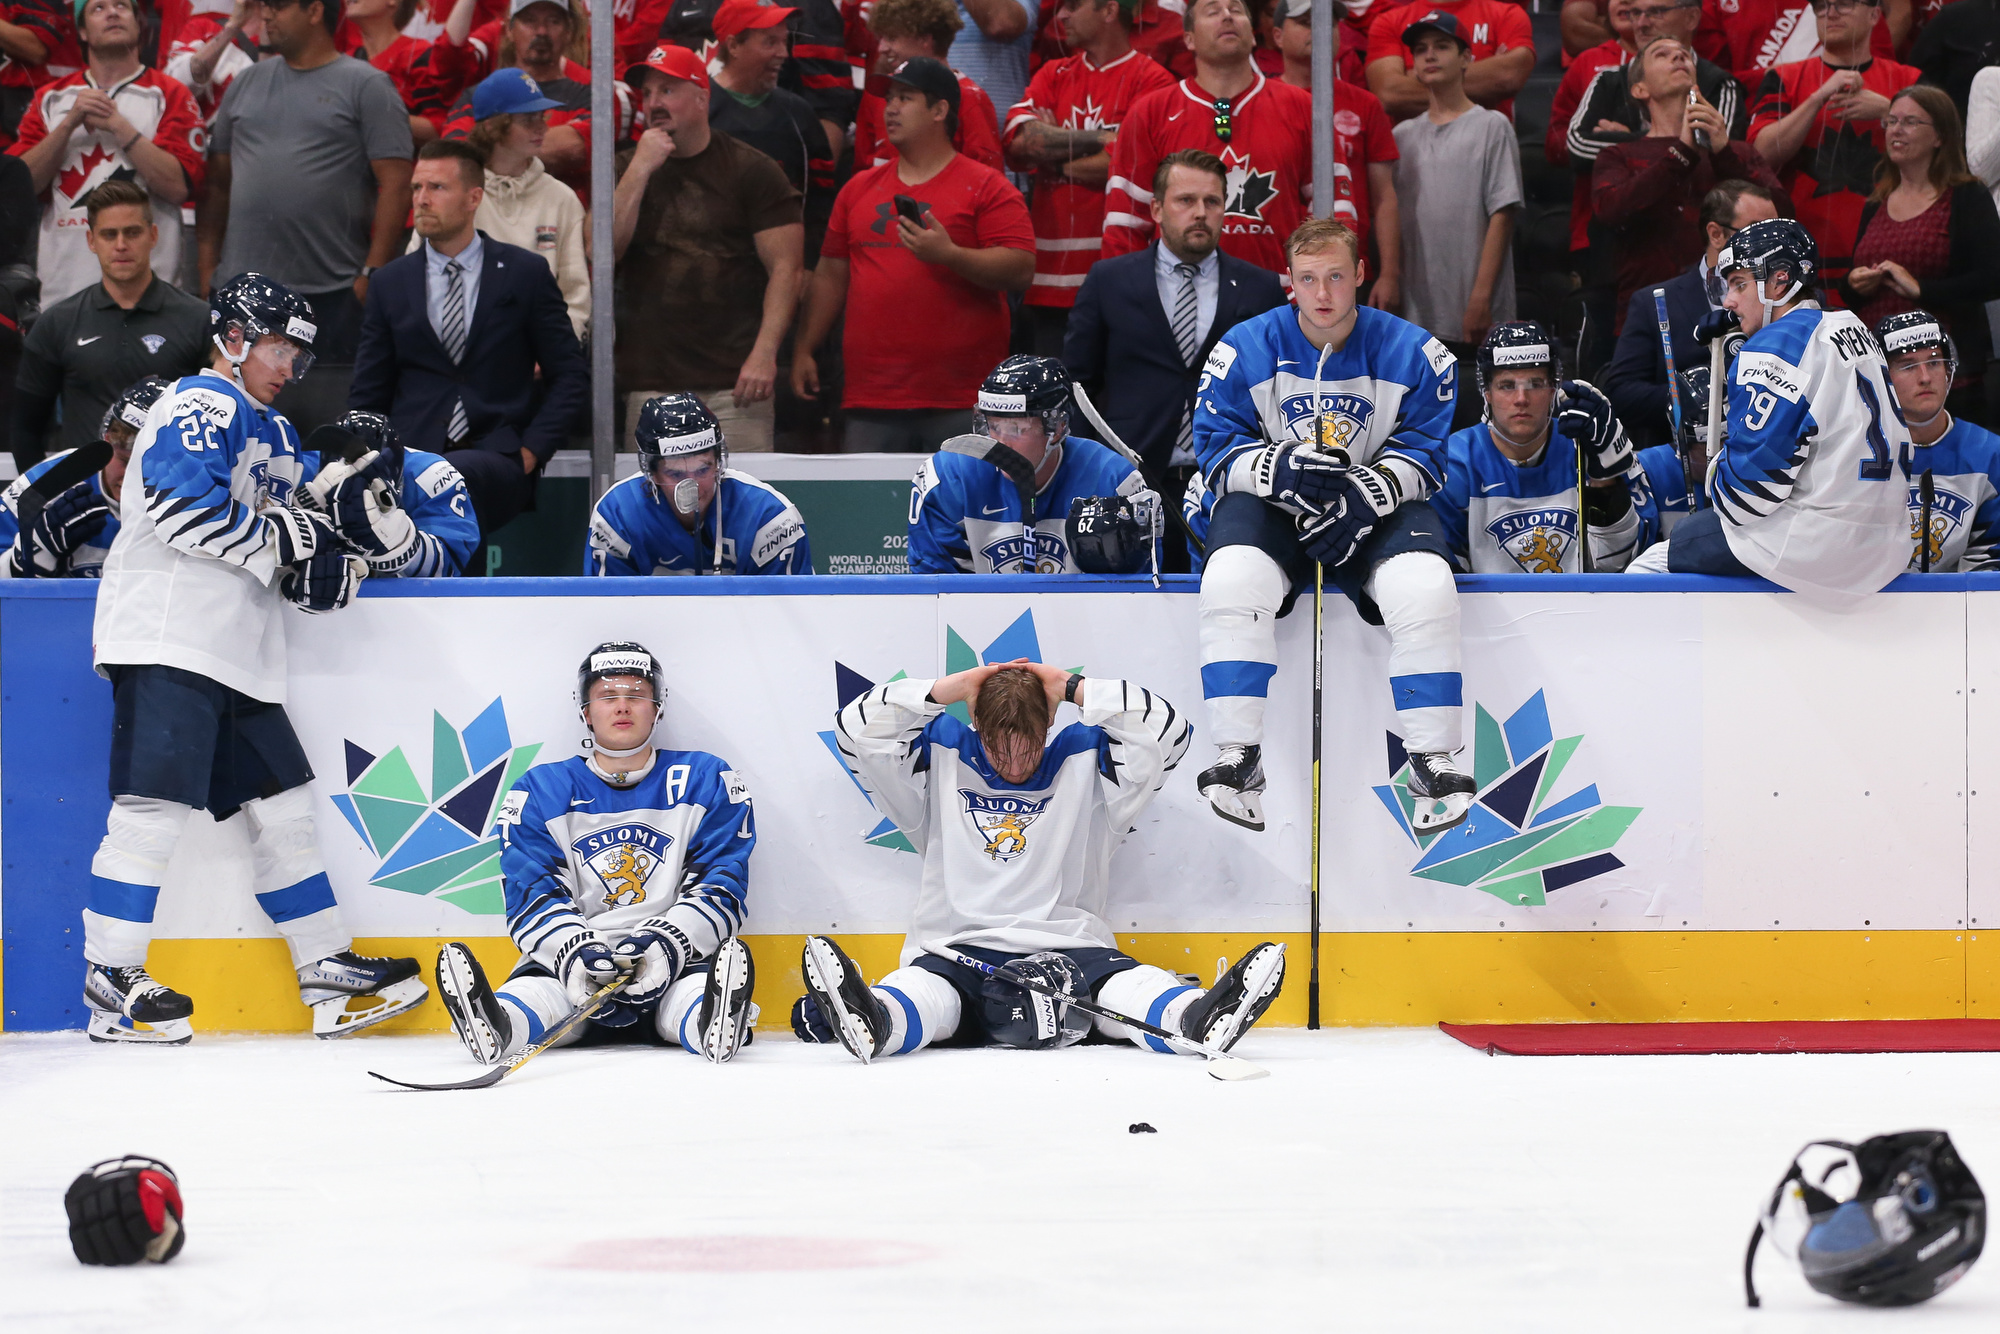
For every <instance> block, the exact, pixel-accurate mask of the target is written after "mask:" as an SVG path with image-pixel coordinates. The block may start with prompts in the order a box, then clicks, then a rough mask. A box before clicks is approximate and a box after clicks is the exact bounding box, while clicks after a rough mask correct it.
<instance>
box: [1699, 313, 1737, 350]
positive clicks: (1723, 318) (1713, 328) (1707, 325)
mask: <svg viewBox="0 0 2000 1334" xmlns="http://www.w3.org/2000/svg"><path fill="white" fill-rule="evenodd" d="M1742 327H1743V321H1742V320H1740V319H1738V318H1737V316H1736V312H1735V311H1733V310H1711V311H1708V312H1707V313H1706V314H1704V315H1703V316H1702V317H1701V318H1700V319H1698V320H1696V321H1695V322H1694V341H1695V342H1697V343H1700V344H1702V345H1703V346H1704V347H1706V346H1707V345H1708V344H1710V343H1713V342H1714V341H1715V340H1716V339H1718V338H1726V337H1728V336H1729V335H1730V334H1733V333H1735V332H1736V331H1737V330H1738V329H1741V328H1742Z"/></svg>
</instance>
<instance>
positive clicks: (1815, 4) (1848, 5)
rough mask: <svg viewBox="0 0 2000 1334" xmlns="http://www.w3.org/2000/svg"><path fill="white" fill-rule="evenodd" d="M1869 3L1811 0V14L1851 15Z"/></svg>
mask: <svg viewBox="0 0 2000 1334" xmlns="http://www.w3.org/2000/svg"><path fill="white" fill-rule="evenodd" d="M1869 2H1870V0H1812V12H1813V13H1815V14H1852V13H1853V12H1854V11H1855V10H1857V9H1860V8H1861V7H1862V6H1864V5H1868V4H1869Z"/></svg>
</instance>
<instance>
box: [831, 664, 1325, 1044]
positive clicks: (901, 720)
mask: <svg viewBox="0 0 2000 1334" xmlns="http://www.w3.org/2000/svg"><path fill="white" fill-rule="evenodd" d="M1064 700H1068V701H1069V702H1070V703H1072V704H1075V705H1076V706H1077V707H1078V708H1079V709H1080V710H1081V711H1082V714H1083V720H1082V721H1081V722H1077V723H1071V724H1070V725H1069V726H1067V727H1065V728H1063V729H1062V730H1061V731H1060V732H1057V733H1056V734H1055V735H1054V736H1053V737H1051V736H1050V735H1049V729H1050V727H1051V726H1052V724H1053V722H1054V719H1055V714H1056V709H1057V708H1058V706H1059V705H1061V703H1062V702H1063V701H1064ZM960 702H963V703H965V704H967V705H969V706H970V709H971V716H972V720H973V727H967V726H966V725H965V724H964V723H963V722H961V721H960V720H959V719H958V718H956V717H953V716H952V715H951V714H949V713H947V712H946V710H947V709H948V708H949V706H951V705H952V704H956V703H960ZM834 728H835V736H836V738H837V744H838V745H839V747H840V753H841V755H842V757H843V758H844V759H845V760H846V762H847V764H848V766H849V767H850V768H851V769H852V770H853V772H854V775H855V777H856V778H857V779H859V780H860V782H861V785H862V787H863V788H864V789H866V790H867V792H868V795H869V796H870V797H871V798H872V799H873V800H874V802H875V805H876V807H877V808H878V809H880V810H881V811H882V812H883V813H884V814H886V815H888V816H889V818H890V819H892V820H894V821H895V822H896V826H897V827H898V828H899V829H901V830H902V831H903V833H904V835H905V836H906V837H908V838H909V840H910V841H911V843H913V844H915V845H916V848H917V850H918V851H919V852H920V853H921V854H922V855H923V859H924V867H923V887H922V889H921V890H919V891H918V895H917V906H916V916H915V920H914V921H913V922H912V923H911V924H910V930H909V934H908V935H906V936H905V937H904V940H903V953H902V966H901V967H900V968H897V969H896V970H895V971H894V972H892V973H890V974H889V975H888V976H887V977H885V978H883V979H882V981H881V983H880V984H879V985H876V986H873V987H870V986H868V985H867V984H866V983H865V982H864V981H863V980H862V977H861V973H860V971H859V970H858V969H856V968H855V966H854V963H853V961H852V960H851V959H849V958H848V957H847V955H846V954H845V953H843V952H842V951H841V948H840V947H839V946H838V945H836V944H834V943H833V942H832V941H831V940H828V939H827V938H826V937H824V936H810V937H808V938H807V940H806V948H805V959H804V973H805V979H806V986H807V988H808V991H809V994H808V995H807V996H805V997H803V998H802V999H801V1000H800V1001H799V1002H798V1004H797V1005H795V1006H794V1007H793V1010H792V1029H793V1031H794V1032H796V1033H797V1034H798V1035H799V1037H800V1038H802V1039H803V1040H805V1041H807V1042H835V1041H838V1042H839V1043H840V1044H841V1045H842V1046H844V1047H846V1048H847V1050H848V1051H849V1052H850V1053H852V1054H853V1055H855V1056H856V1057H859V1058H860V1059H862V1060H864V1061H867V1060H872V1059H873V1058H874V1057H876V1056H880V1055H883V1054H885V1053H886V1054H890V1055H907V1054H908V1053H910V1052H913V1051H917V1050H918V1049H920V1048H923V1047H927V1046H930V1045H932V1044H934V1043H950V1044H951V1045H954V1046H981V1045H987V1044H994V1043H997V1044H1000V1045H1003V1046H1009V1047H1027V1048H1042V1047H1066V1046H1069V1045H1070V1044H1071V1043H1074V1042H1078V1041H1081V1040H1082V1039H1083V1037H1084V1036H1085V1035H1086V1034H1087V1033H1088V1032H1089V1030H1090V1027H1091V1022H1092V1021H1091V1020H1090V1019H1089V1018H1088V1017H1086V1016H1085V1015H1083V1014H1082V1013H1080V1012H1078V1011H1076V1010H1074V1009H1072V1008H1070V1007H1068V1006H1066V1005H1056V1004H1050V1003H1048V1001H1047V1000H1045V999H1043V998H1041V997H1038V996H1036V995H1034V994H1033V993H1030V992H1029V991H1027V990H1026V989H1025V988H1021V987H1017V986H1014V985H1011V984H1008V983H1005V982H1002V981H999V980H989V979H987V978H986V977H985V976H984V975H982V974H979V973H976V972H974V971H973V970H972V969H970V968H968V967H966V966H965V965H963V964H960V963H956V962H952V961H949V960H947V959H945V958H943V957H940V956H939V955H936V954H933V953H930V952H929V951H928V950H927V949H926V947H927V946H950V947H952V948H955V949H957V950H958V951H960V952H961V953H964V954H967V955H971V956H973V957H975V958H978V959H981V960H984V961H985V962H987V963H989V964H994V965H1000V966H1009V965H1011V969H1012V970H1013V971H1016V972H1019V973H1021V974H1023V975H1025V976H1028V977H1032V978H1033V979H1035V980H1037V981H1039V982H1042V983H1044V984H1045V985H1048V986H1051V987H1055V988H1057V989H1059V990H1062V991H1065V992H1067V993H1069V994H1071V995H1074V996H1078V997H1082V998H1085V999H1089V1000H1095V1001H1096V1002H1097V1003H1099V1004H1101V1005H1104V1006H1105V1007H1107V1008H1109V1009H1113V1010H1117V1011H1119V1012H1121V1013H1124V1014H1129V1015H1132V1016H1135V1017H1140V1016H1143V1017H1144V1018H1145V1019H1146V1021H1147V1022H1149V1023H1153V1024H1156V1025H1158V1026H1159V1027H1162V1028H1165V1029H1168V1030H1171V1031H1174V1032H1179V1033H1184V1034H1186V1035H1187V1036H1188V1037H1190V1038H1193V1039H1195V1040H1196V1041H1201V1042H1209V1043H1213V1044H1214V1045H1216V1046H1218V1047H1221V1048H1223V1049H1224V1050H1227V1049H1228V1048H1229V1047H1230V1046H1232V1045H1234V1043H1235V1042H1236V1040H1237V1039H1238V1038H1240V1037H1241V1036H1242V1035H1243V1033H1244V1030H1246V1029H1248V1028H1249V1027H1250V1025H1251V1024H1253V1023H1255V1022H1256V1021H1257V1018H1258V1016H1259V1015H1261V1014H1263V1013H1264V1011H1265V1009H1266V1008H1267V1007H1268V1006H1269V1005H1270V1004H1271V1001H1272V1000H1273V999H1274V998H1275V997H1276V996H1277V994H1278V988H1279V987H1280V986H1281V985H1282V984H1283V982H1284V972H1285V958H1284V949H1283V947H1282V946H1278V945H1271V944H1264V945H1259V946H1257V947H1256V948H1255V949H1253V950H1251V951H1250V952H1249V953H1248V954H1246V955H1244V956H1243V958H1242V959H1240V960H1239V961H1238V962H1237V964H1236V966H1235V967H1234V968H1232V969H1230V970H1229V972H1228V973H1227V974H1226V975H1225V976H1224V977H1223V978H1222V980H1221V981H1219V982H1217V983H1216V984H1215V986H1213V987H1211V988H1209V989H1208V990H1207V991H1206V992H1203V991H1199V990H1197V989H1196V988H1194V987H1191V986H1187V985H1186V984H1184V983H1183V982H1182V981H1181V980H1180V978H1178V977H1176V976H1175V975H1174V974H1172V973H1169V972H1167V971H1166V970H1165V969H1162V968H1155V967H1153V966H1152V965H1150V964H1142V963H1140V962H1139V961H1138V960H1136V959H1133V958H1131V957H1129V956H1127V955H1125V954H1122V953H1120V952H1119V950H1118V948H1117V941H1116V940H1115V939H1114V938H1113V937H1112V934H1111V927H1110V924H1109V923H1107V922H1106V921H1105V920H1104V908H1105V899H1106V897H1107V894H1108V892H1109V890H1110V879H1111V854H1112V852H1113V851H1114V850H1115V849H1116V848H1117V846H1118V844H1119V842H1120V841H1121V840H1122V839H1123V837H1124V835H1125V832H1126V831H1127V830H1129V829H1131V828H1132V826H1133V824H1134V823H1135V822H1136V821H1137V820H1138V818H1139V814H1140V812H1142V811H1143V810H1145V808H1146V806H1147V804H1148V803H1150V802H1151V801H1152V799H1153V797H1154V794H1156V793H1157V792H1158V791H1159V790H1160V786H1161V784H1163V783H1164V782H1166V778H1167V775H1168V773H1170V772H1171V771H1172V770H1173V767H1174V765H1175V764H1176V763H1178V762H1179V760H1180V758H1181V755H1182V753H1183V752H1185V751H1186V750H1187V746H1188V739H1189V737H1190V736H1191V735H1192V733H1191V730H1190V728H1189V726H1188V723H1187V720H1186V718H1185V717H1184V716H1183V715H1182V714H1180V713H1179V712H1178V711H1177V710H1176V709H1175V708H1174V707H1173V705H1171V704H1169V703H1167V701H1165V700H1163V699H1161V698H1160V697H1159V696H1158V695H1155V694H1153V693H1152V692H1151V691H1149V690H1144V689H1142V688H1140V687H1139V686H1136V685H1132V684H1130V683H1129V682H1126V681H1116V680H1111V679H1108V678H1104V677H1091V678H1088V679H1086V678H1084V677H1083V676H1081V675H1071V674H1070V673H1068V672H1065V671H1062V670H1061V669H1059V668H1055V667H1049V666H1045V665H1043V664H1041V663H1032V662H1028V661H1027V660H1025V659H1019V660H1016V661H1014V662H1010V663H1003V664H999V665H995V666H985V667H974V668H971V669H969V670H967V671H963V672H958V673H955V674H953V675H951V676H947V677H944V678H942V679H940V680H936V681H917V680H907V679H906V680H901V681H891V682H890V683H889V684H887V685H884V686H878V687H876V688H875V689H873V690H870V691H869V692H868V693H867V694H865V695H860V696H858V697H856V698H855V699H854V700H853V701H852V702H851V703H849V704H848V705H847V707H846V708H844V709H842V710H841V711H840V712H839V714H838V715H837V716H836V718H835V721H834ZM975 729H976V730H975ZM1096 1027H1097V1029H1098V1031H1099V1032H1100V1033H1103V1034H1105V1035H1106V1036H1108V1037H1113V1038H1129V1039H1130V1040H1131V1041H1133V1042H1135V1043H1138V1044H1139V1045H1140V1046H1142V1047H1150V1048H1152V1049H1153V1050H1156V1051H1163V1052H1164V1051H1167V1050H1168V1048H1167V1046H1166V1044H1164V1043H1162V1042H1161V1041H1160V1040H1159V1039H1158V1038H1156V1037H1151V1036H1147V1035H1143V1034H1140V1033H1136V1032H1132V1031H1130V1030H1128V1029H1127V1028H1126V1027H1125V1026H1124V1025H1122V1024H1115V1023H1111V1022H1109V1021H1107V1020H1103V1019H1099V1020H1096Z"/></svg>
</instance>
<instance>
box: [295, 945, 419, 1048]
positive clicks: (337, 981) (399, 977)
mask: <svg viewBox="0 0 2000 1334" xmlns="http://www.w3.org/2000/svg"><path fill="white" fill-rule="evenodd" d="M428 995H430V988H429V987H426V986H425V985H424V984H423V980H422V979H421V978H419V977H418V976H417V961H416V960H415V959H376V958H371V957H369V956H368V955H365V954H356V953H355V952H354V951H353V950H351V949H347V950H342V951H341V952H340V953H338V954H329V955H327V956H326V957H325V958H324V959H321V960H320V961H319V962H318V963H309V964H307V965H306V966H305V967H303V968H301V969H299V999H300V1000H301V1001H303V1002H305V1004H306V1006H307V1008H308V1009H310V1010H311V1011H312V1016H313V1036H314V1037H316V1038H344V1037H352V1036H353V1035H354V1034H356V1033H359V1032H361V1031H362V1030H363V1029H365V1028H373V1027H374V1026H375V1025H376V1024H379V1023H381V1022H382V1021H383V1020H384V1019H393V1018H395V1017H396V1016H397V1015H399V1014H401V1013H403V1012H404V1011H405V1010H408V1009H412V1008H414V1007H415V1006H416V1005H418V1004H419V1003H421V1002H422V1001H423V999H424V997H425V996H428Z"/></svg>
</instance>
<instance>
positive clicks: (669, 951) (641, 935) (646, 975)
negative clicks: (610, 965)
mask: <svg viewBox="0 0 2000 1334" xmlns="http://www.w3.org/2000/svg"><path fill="white" fill-rule="evenodd" d="M694 955H695V949H694V944H693V942H692V941H690V940H689V939H688V938H687V934H686V933H685V932H683V931H682V930H681V929H680V928H679V927H678V926H675V925H674V924H673V923H672V922H670V921H668V920H667V919H666V918H665V917H649V918H647V919H646V920H645V921H643V922H641V923H639V929H638V930H636V931H634V932H633V933H632V934H631V935H629V936H627V937H625V939H624V940H623V941H621V942H619V945H618V948H617V949H615V950H613V951H612V956H613V957H614V958H615V959H617V961H618V966H619V967H621V968H629V969H631V970H632V982H631V985H630V986H628V987H626V988H625V990H623V991H621V992H619V993H618V999H619V1001H620V1002H621V1003H623V1004H626V1005H640V1006H644V1005H655V1004H658V1002H659V1000H660V998H661V997H662V996H664V995H666V994H667V988H668V987H670V986H672V985H673V984H674V980H675V979H676V978H678V977H679V976H680V975H681V974H682V973H683V972H685V971H687V966H688V965H689V964H690V963H692V962H694Z"/></svg>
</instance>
